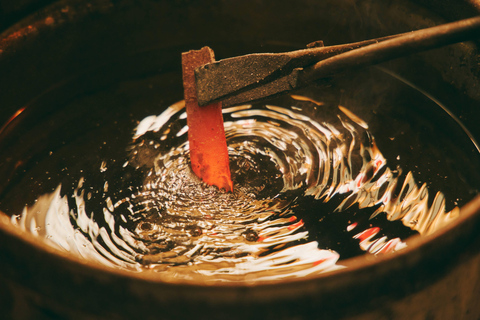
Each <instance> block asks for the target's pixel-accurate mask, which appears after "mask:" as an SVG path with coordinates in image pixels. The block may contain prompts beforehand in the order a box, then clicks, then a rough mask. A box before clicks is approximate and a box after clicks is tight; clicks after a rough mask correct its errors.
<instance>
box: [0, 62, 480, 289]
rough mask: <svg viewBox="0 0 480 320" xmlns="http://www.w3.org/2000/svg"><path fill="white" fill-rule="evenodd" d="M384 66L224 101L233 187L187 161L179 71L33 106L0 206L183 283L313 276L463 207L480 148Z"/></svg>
mask: <svg viewBox="0 0 480 320" xmlns="http://www.w3.org/2000/svg"><path fill="white" fill-rule="evenodd" d="M372 72H373V71H372ZM375 72H376V76H375V77H370V78H368V79H375V80H368V81H363V82H362V81H361V79H344V80H340V81H339V82H337V83H333V84H331V85H329V86H324V85H323V86H322V85H319V86H317V87H312V88H308V89H306V90H303V91H302V92H298V93H296V94H295V95H288V96H283V97H280V98H277V99H273V100H269V101H267V102H264V103H258V104H253V105H242V106H236V107H231V108H225V109H224V121H225V131H226V136H227V144H228V149H229V155H230V161H231V171H232V178H233V182H234V192H233V193H226V192H223V191H219V190H218V189H217V188H215V187H210V186H206V185H205V184H204V183H202V182H201V181H200V180H199V179H198V178H197V177H196V176H195V175H194V174H193V173H192V172H191V170H190V168H189V154H188V140H187V130H188V128H187V126H186V118H185V111H184V108H183V107H184V105H183V102H182V101H181V94H182V92H181V87H179V84H180V83H181V82H180V81H179V78H178V75H176V74H163V75H157V76H154V77H150V78H146V79H136V80H132V81H127V82H121V83H118V84H116V85H114V86H110V87H108V88H102V90H99V91H96V92H91V93H89V94H86V95H83V96H81V97H77V98H75V99H73V100H71V101H69V102H68V103H66V104H65V106H62V107H59V108H53V107H52V110H51V112H42V113H37V111H36V110H34V109H33V108H32V110H28V109H27V110H25V111H24V112H22V114H20V116H19V117H18V119H17V120H15V121H13V122H12V127H14V129H13V130H12V131H11V132H9V133H8V134H4V141H5V142H4V150H6V152H9V154H11V155H12V157H17V158H18V161H17V162H16V168H17V169H16V170H14V171H13V172H12V173H11V175H10V176H9V177H8V181H9V183H8V184H6V185H5V186H4V187H3V192H2V194H1V196H0V201H1V202H0V209H1V210H3V211H4V212H6V213H7V214H9V215H10V216H11V217H12V223H14V224H16V225H18V226H19V227H20V228H23V229H26V230H29V231H30V232H32V233H34V234H36V235H38V236H39V237H41V238H43V239H45V241H47V242H48V243H49V244H51V245H52V246H55V247H58V248H60V249H62V250H66V251H69V252H71V253H72V254H75V255H79V256H81V257H84V258H86V259H92V260H96V261H99V262H101V263H104V264H106V265H109V266H112V267H118V268H123V269H127V270H132V271H135V272H141V271H143V270H147V269H148V270H154V271H158V272H165V273H170V274H171V275H172V276H173V277H175V278H180V279H197V278H201V279H203V280H206V281H208V280H212V281H256V280H276V279H282V278H286V277H300V276H304V275H307V274H311V273H319V272H326V271H331V270H335V269H337V268H342V261H343V260H344V259H347V258H350V257H355V256H358V255H362V254H369V255H382V254H390V253H392V252H395V251H398V250H401V249H402V248H403V247H405V246H406V245H407V244H406V243H405V241H406V239H407V238H408V237H410V236H412V235H415V234H422V235H426V234H430V233H432V232H435V230H438V229H439V228H441V227H442V226H444V225H445V224H447V223H448V222H449V221H451V220H454V219H455V218H456V217H458V215H459V209H458V206H459V205H461V204H463V203H465V202H466V201H468V200H469V199H470V194H473V193H475V190H476V189H475V188H474V186H471V185H469V184H468V183H465V181H464V180H462V176H464V175H467V174H468V172H471V171H473V170H474V169H475V166H476V165H477V166H478V163H479V162H476V159H478V150H476V146H475V145H474V143H473V142H472V141H471V140H470V138H469V136H468V134H467V133H465V132H464V131H463V130H462V128H461V126H459V125H458V124H457V123H456V122H455V121H454V120H453V119H452V118H451V117H449V116H448V115H447V114H446V113H445V111H444V110H442V109H441V108H440V107H439V106H438V105H437V103H436V102H435V101H432V99H430V98H429V97H427V96H425V94H423V93H421V92H419V91H418V90H416V89H413V88H411V87H409V86H408V85H405V84H403V83H402V82H401V81H399V80H398V79H395V78H394V77H392V76H390V75H388V74H385V73H382V72H379V71H375ZM369 81H374V82H376V83H381V84H382V85H380V86H377V87H372V86H369V85H370V84H369ZM392 83H393V84H394V85H393V86H392ZM366 88H368V89H371V90H370V91H369V92H367V91H365V90H366ZM375 88H377V89H375ZM382 88H383V89H385V88H390V89H389V90H390V92H391V93H385V91H382V90H383V89H382ZM389 94H391V96H389ZM399 97H400V98H399ZM432 110H433V112H434V114H435V116H432V113H431V112H432ZM44 111H45V110H44ZM39 114H41V115H42V116H41V117H39ZM472 155H473V158H472ZM475 157H477V158H475ZM459 168H461V169H459ZM477 172H478V171H477Z"/></svg>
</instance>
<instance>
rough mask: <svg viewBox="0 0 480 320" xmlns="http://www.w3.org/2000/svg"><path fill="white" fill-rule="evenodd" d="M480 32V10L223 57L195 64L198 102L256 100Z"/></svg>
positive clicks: (477, 36)
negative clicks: (381, 33)
mask: <svg viewBox="0 0 480 320" xmlns="http://www.w3.org/2000/svg"><path fill="white" fill-rule="evenodd" d="M476 38H480V16H478V17H474V18H470V19H465V20H460V21H456V22H452V23H448V24H443V25H439V26H435V27H432V28H427V29H421V30H417V31H412V32H408V33H402V34H398V35H392V36H387V37H383V38H377V39H372V40H366V41H361V42H355V43H349V44H343V45H335V46H327V47H326V46H323V42H322V41H317V42H314V43H312V44H310V45H308V46H307V47H310V48H309V49H303V50H297V51H292V52H285V53H259V54H249V55H244V56H239V57H234V58H228V59H224V60H219V61H216V62H213V63H209V64H206V65H203V66H201V67H199V68H197V69H195V78H196V87H197V99H198V103H199V105H207V104H209V103H212V102H216V101H222V102H223V105H224V106H229V105H234V104H241V103H246V102H252V101H255V100H259V99H262V98H265V97H270V96H273V95H277V94H280V93H284V92H287V91H291V90H295V89H299V88H302V87H305V86H307V85H309V84H310V83H312V82H313V81H316V80H318V79H322V78H328V77H331V76H333V75H335V74H337V73H340V72H343V71H347V70H351V69H356V68H360V67H365V66H370V65H374V64H377V63H381V62H384V61H387V60H392V59H395V58H399V57H402V56H406V55H409V54H413V53H417V52H421V51H425V50H429V49H433V48H438V47H441V46H445V45H449V44H453V43H457V42H462V41H466V40H471V39H476Z"/></svg>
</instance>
